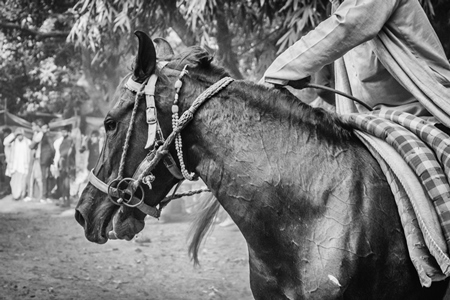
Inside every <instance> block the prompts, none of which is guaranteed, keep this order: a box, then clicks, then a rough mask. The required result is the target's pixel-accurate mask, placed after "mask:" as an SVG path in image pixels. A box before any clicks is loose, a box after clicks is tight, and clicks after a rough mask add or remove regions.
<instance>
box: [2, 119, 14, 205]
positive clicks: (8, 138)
mask: <svg viewBox="0 0 450 300" xmlns="http://www.w3.org/2000/svg"><path fill="white" fill-rule="evenodd" d="M2 133H3V144H2V145H3V146H4V148H3V151H4V155H5V164H6V168H5V185H4V186H5V191H2V196H6V195H9V194H11V187H10V185H9V182H10V180H11V166H12V165H11V146H10V144H11V142H12V140H13V139H14V134H13V133H12V131H11V128H9V127H5V128H3V130H2Z"/></svg>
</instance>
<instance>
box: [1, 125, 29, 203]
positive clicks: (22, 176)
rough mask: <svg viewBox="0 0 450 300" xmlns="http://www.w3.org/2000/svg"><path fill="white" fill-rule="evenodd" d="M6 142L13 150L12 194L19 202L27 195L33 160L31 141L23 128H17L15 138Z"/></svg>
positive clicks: (10, 164) (11, 169)
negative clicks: (28, 177)
mask: <svg viewBox="0 0 450 300" xmlns="http://www.w3.org/2000/svg"><path fill="white" fill-rule="evenodd" d="M6 142H7V146H8V147H10V150H11V154H10V162H9V164H8V167H9V170H10V172H11V192H12V196H13V199H14V200H16V201H17V200H20V199H23V198H24V197H25V194H26V182H27V181H26V178H27V175H28V168H29V166H30V159H31V150H30V145H31V141H30V140H29V139H28V138H26V137H25V132H24V130H23V129H22V128H17V129H16V131H15V136H14V138H13V139H12V140H8V141H6ZM5 146H6V145H5Z"/></svg>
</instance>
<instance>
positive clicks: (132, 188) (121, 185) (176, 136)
mask: <svg viewBox="0 0 450 300" xmlns="http://www.w3.org/2000/svg"><path fill="white" fill-rule="evenodd" d="M186 68H187V66H185V67H184V68H183V69H182V71H181V73H180V75H179V76H178V79H177V81H176V82H175V91H176V93H175V96H174V102H173V105H172V132H171V134H170V135H169V136H168V137H167V139H166V140H164V138H163V135H162V131H161V128H160V126H159V123H158V122H157V120H156V122H157V132H158V135H159V136H160V138H161V141H159V143H155V145H154V147H153V150H152V151H151V152H150V153H149V154H148V155H147V156H146V157H145V158H144V160H143V161H142V162H141V163H140V165H139V166H138V168H137V169H136V171H135V173H134V175H133V178H124V177H123V171H124V168H125V160H126V156H127V152H128V148H129V141H130V137H131V134H132V132H133V128H134V121H135V117H136V112H137V108H138V106H139V99H140V98H142V96H143V95H144V94H146V92H145V91H148V90H150V91H153V92H151V93H153V94H151V95H149V94H148V93H147V94H146V96H151V97H154V90H155V86H156V79H157V77H156V74H153V75H152V76H151V77H149V78H147V79H146V80H145V81H144V82H143V83H142V84H141V85H139V84H138V85H139V90H133V91H136V96H135V101H134V106H133V110H132V113H131V118H130V122H129V126H128V130H127V133H126V137H125V142H124V145H123V150H122V156H121V158H120V165H119V171H118V176H117V178H116V179H113V180H112V181H111V182H110V183H108V184H106V183H104V182H103V181H102V180H100V179H99V178H98V177H97V176H96V175H95V174H94V173H93V171H91V172H90V174H89V177H88V179H89V182H90V183H91V184H92V185H94V186H95V187H96V188H97V189H99V190H100V191H102V192H104V193H106V194H107V195H108V196H109V197H108V198H109V199H110V200H111V201H112V202H113V203H114V204H116V205H124V206H128V207H133V208H138V209H140V210H141V211H142V212H144V213H145V214H147V215H150V216H153V217H155V218H159V216H160V214H161V210H162V208H163V207H164V206H166V205H167V204H168V203H169V202H170V201H171V200H173V199H176V198H180V197H183V196H191V195H193V194H197V193H201V192H206V191H209V190H208V189H200V190H197V191H191V192H188V193H184V194H177V195H175V192H174V194H173V195H172V196H168V197H165V198H164V199H163V200H162V201H161V202H160V203H159V205H158V208H157V207H153V206H149V205H147V204H145V202H144V196H145V195H144V189H143V188H142V186H141V183H144V184H146V185H148V187H149V188H150V189H151V188H152V185H151V182H152V181H154V179H155V177H154V175H153V174H152V173H151V172H152V170H153V169H154V168H155V166H156V165H157V164H158V163H159V162H160V161H161V160H164V164H165V165H166V167H167V168H168V169H169V171H170V172H171V173H172V174H173V176H174V177H176V178H178V179H183V178H184V179H187V180H196V178H197V175H196V174H195V173H194V172H192V173H189V172H188V171H187V170H186V166H185V163H184V159H183V149H182V139H181V134H180V133H181V131H182V130H183V129H184V128H185V127H186V125H187V124H188V123H189V122H190V121H191V120H192V119H193V118H194V114H195V112H196V111H197V110H198V108H199V107H200V105H202V104H203V103H204V102H205V101H206V100H208V99H210V98H211V97H212V96H214V95H215V94H217V93H218V92H219V91H221V90H222V89H223V88H225V87H226V86H228V85H229V84H230V83H231V82H232V81H234V79H233V78H231V77H224V78H222V79H221V80H219V81H218V82H216V83H214V84H213V85H211V86H210V87H209V88H207V89H206V90H205V91H204V92H203V93H201V94H200V95H199V96H198V97H197V98H196V99H195V100H194V102H193V103H192V105H191V106H190V108H189V109H188V110H186V111H185V112H184V113H183V114H182V115H181V117H179V115H178V113H179V107H178V100H179V97H180V96H179V93H180V90H181V87H182V86H183V82H182V80H181V79H182V78H183V76H185V75H186V74H188V71H187V69H186ZM129 80H131V77H130V79H129ZM149 82H151V83H152V85H153V86H150V89H148V86H147V85H148V83H149ZM134 84H135V85H136V83H134ZM147 109H148V108H147ZM155 118H156V115H155ZM147 119H148V116H147ZM173 142H175V149H176V152H177V157H178V161H179V163H180V167H181V168H180V169H181V170H180V171H181V176H182V177H181V176H179V175H178V173H180V171H177V170H175V171H174V166H175V169H177V168H176V164H175V163H174V161H173V158H172V157H171V155H170V153H169V150H168V149H169V147H170V145H171V144H172V143H173ZM147 144H148V143H147ZM180 183H181V181H180ZM138 189H139V190H140V191H141V197H140V198H137V197H136V196H135V193H136V191H137V190H138ZM175 190H176V189H175ZM125 196H127V197H128V198H126V197H125ZM115 198H117V200H115Z"/></svg>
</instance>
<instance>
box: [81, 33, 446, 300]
mask: <svg viewBox="0 0 450 300" xmlns="http://www.w3.org/2000/svg"><path fill="white" fill-rule="evenodd" d="M135 34H136V35H137V37H138V40H139V48H138V53H137V55H136V58H135V62H134V67H133V71H132V72H131V73H130V74H128V75H126V76H125V77H124V79H123V80H122V81H121V82H120V84H119V86H118V88H117V91H116V94H115V97H114V101H115V105H114V107H113V108H112V109H111V110H110V111H109V113H108V114H107V116H106V117H105V120H104V127H105V130H106V136H107V137H106V142H105V145H104V148H103V150H102V152H101V155H100V157H99V160H98V162H97V165H96V166H95V168H94V169H93V171H92V172H91V175H92V176H91V177H90V183H89V184H88V185H87V186H86V188H85V189H84V190H83V193H82V195H81V196H80V199H79V202H78V204H77V207H76V212H75V218H76V220H77V221H78V223H79V224H80V225H81V226H83V228H84V231H85V236H86V238H87V239H88V240H89V241H91V242H95V243H100V244H102V243H105V242H107V241H108V239H125V240H131V239H132V238H133V237H134V236H135V235H136V234H137V233H138V232H139V231H141V230H142V229H143V227H144V218H145V217H146V215H147V214H148V215H152V216H155V217H158V216H159V212H160V209H161V208H162V206H164V205H165V204H166V202H165V199H167V198H165V196H166V195H167V194H168V193H169V192H170V190H171V189H172V188H173V187H174V186H176V185H177V184H178V183H179V182H180V181H182V180H183V179H184V178H187V179H195V177H197V176H198V177H200V178H201V179H202V180H203V181H204V182H205V184H206V185H207V187H208V188H209V189H210V190H211V193H212V194H213V195H214V196H215V198H216V199H217V201H218V202H214V201H213V202H212V203H213V205H211V206H210V207H209V209H205V210H204V211H205V213H203V215H201V216H200V224H202V225H201V226H200V227H199V228H198V231H197V238H196V240H195V242H193V243H194V244H193V245H191V248H190V250H191V255H193V256H194V258H195V259H197V252H196V251H197V250H198V245H199V243H200V240H201V237H202V233H204V232H205V230H206V228H207V227H208V226H210V225H211V220H212V216H213V215H214V213H215V212H216V211H217V209H218V203H220V205H221V206H222V207H223V208H224V209H225V210H226V211H227V212H228V214H229V215H230V216H231V218H232V219H233V221H234V222H235V223H236V225H237V226H238V228H239V230H240V231H241V233H242V235H243V236H244V238H245V240H246V242H247V246H248V256H249V268H250V285H251V290H252V293H253V296H254V298H255V299H396V300H398V299H442V298H443V297H444V294H445V291H446V289H447V285H448V281H441V282H434V283H433V284H432V285H431V287H429V288H424V287H422V286H421V284H420V282H419V279H418V275H417V272H416V270H415V269H414V267H413V265H412V263H411V260H410V257H409V255H408V251H407V246H406V241H405V237H404V233H403V229H402V226H401V223H400V218H399V216H398V213H397V208H396V204H395V201H394V198H393V195H392V193H391V190H390V188H389V185H388V183H387V181H386V179H385V176H384V175H383V173H382V171H381V169H380V167H379V165H378V164H377V162H376V161H375V159H374V158H373V157H372V156H371V154H370V153H369V152H368V150H367V149H366V148H365V147H364V146H363V145H362V143H361V142H360V141H359V140H358V138H357V137H356V136H355V134H354V133H353V130H352V128H351V127H350V126H349V125H348V124H345V123H344V122H342V121H341V120H340V119H339V117H338V116H337V115H335V114H333V113H331V112H327V111H325V110H323V109H320V108H313V107H310V106H309V105H307V104H305V103H303V102H301V101H299V100H298V99H297V98H296V97H294V96H293V95H292V94H290V93H288V92H286V91H283V90H276V89H269V88H267V87H265V86H262V85H258V84H256V83H253V82H250V81H245V80H230V81H229V82H226V83H224V84H223V85H224V86H221V87H219V88H216V89H215V90H214V91H211V92H210V93H208V95H207V96H205V97H203V98H204V99H203V100H202V101H201V102H200V104H198V101H197V100H198V99H199V98H201V97H202V95H204V94H205V92H206V91H210V88H211V86H214V85H215V84H217V83H218V82H224V80H226V79H227V78H229V77H228V73H227V71H226V70H225V69H224V68H223V67H220V66H219V65H217V64H215V63H213V57H212V55H210V54H209V53H208V52H207V51H205V50H203V49H202V48H201V47H199V46H194V47H191V48H189V49H188V50H186V51H185V52H183V53H181V54H175V53H174V52H173V50H172V48H171V47H170V45H169V44H168V43H167V42H166V41H164V40H162V39H155V40H154V41H152V40H151V39H150V37H149V36H148V35H146V34H145V33H143V32H140V31H138V32H136V33H135ZM149 78H150V79H149ZM151 78H156V79H155V80H156V83H155V80H153V83H154V88H153V89H152V88H150V89H149V91H147V88H145V90H144V86H145V87H146V86H147V84H148V83H149V81H152V79H151ZM133 85H134V88H133ZM144 94H147V95H146V96H144ZM143 98H145V99H146V100H145V101H144V100H142V99H143ZM148 99H150V100H148ZM149 103H150V104H149ZM196 103H197V107H196V109H194V110H193V109H192V107H193V105H194V104H196ZM146 105H147V107H146ZM149 105H150V106H149ZM179 112H184V113H183V116H184V115H185V114H186V113H189V114H190V118H189V120H188V121H185V122H184V123H183V122H182V119H183V118H177V116H178V114H179ZM183 116H182V117H183ZM152 120H153V121H155V120H156V125H155V122H153V123H152ZM183 120H185V119H183ZM181 123H183V127H181V128H180V126H179V125H180V124H181ZM155 126H156V128H157V130H156V138H155V137H154V136H155V133H154V132H155V129H154V128H155ZM177 126H178V127H177ZM150 136H151V137H150ZM174 140H175V142H174ZM149 141H151V142H149ZM167 157H170V160H169V162H167V161H166V160H167ZM170 161H171V162H172V165H175V167H176V168H177V170H178V171H177V172H175V171H173V170H172V169H173V168H170V166H171V164H170ZM143 162H146V163H143ZM180 170H181V171H180ZM140 173H142V174H140ZM180 173H181V174H182V176H180ZM144 179H146V180H144ZM133 201H134V202H133ZM158 205H159V206H158ZM158 207H159V208H158ZM139 208H142V209H139Z"/></svg>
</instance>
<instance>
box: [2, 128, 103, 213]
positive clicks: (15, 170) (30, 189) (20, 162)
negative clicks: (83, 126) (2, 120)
mask: <svg viewBox="0 0 450 300" xmlns="http://www.w3.org/2000/svg"><path fill="white" fill-rule="evenodd" d="M78 131H79V130H78ZM1 139H2V143H1V144H2V146H3V147H2V149H0V150H2V152H3V153H2V162H3V165H4V176H3V178H4V179H3V180H4V182H5V184H4V187H3V191H2V195H1V197H4V196H6V195H8V194H11V195H12V197H13V199H14V200H16V201H20V200H21V201H24V202H30V201H35V202H41V203H53V204H55V205H58V206H61V207H70V205H71V203H73V202H74V201H72V202H71V197H76V196H77V195H76V192H77V191H75V193H71V186H72V184H73V183H74V182H75V181H76V180H77V176H78V175H79V174H87V171H88V170H90V169H92V168H93V167H94V165H95V163H96V161H97V159H98V157H99V155H100V151H101V147H102V144H103V138H102V137H101V136H100V132H99V131H98V130H93V131H92V132H91V133H90V135H89V136H81V138H76V135H75V134H73V133H72V126H71V125H66V126H64V127H62V128H61V129H60V130H59V131H58V132H57V133H56V136H55V132H51V133H50V127H49V124H47V123H45V122H43V121H42V120H41V119H38V120H36V121H35V122H33V123H32V134H31V135H30V136H29V137H27V134H26V132H25V130H24V129H23V128H21V127H18V128H16V129H15V130H14V131H13V130H11V129H10V128H9V127H4V128H3V129H2V135H1ZM77 151H78V153H85V155H84V157H86V158H87V159H86V160H87V161H86V163H87V164H85V168H86V169H85V170H82V172H80V170H77V166H79V165H80V164H77V162H76V157H77ZM2 175H3V174H2ZM84 177H85V176H84ZM82 181H83V179H82ZM74 194H75V195H74Z"/></svg>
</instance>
